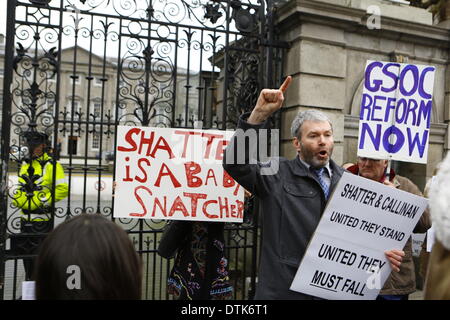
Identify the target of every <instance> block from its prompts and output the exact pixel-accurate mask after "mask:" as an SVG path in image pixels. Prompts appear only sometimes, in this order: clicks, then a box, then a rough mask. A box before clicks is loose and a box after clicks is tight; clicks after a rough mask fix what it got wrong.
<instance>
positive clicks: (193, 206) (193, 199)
mask: <svg viewBox="0 0 450 320" xmlns="http://www.w3.org/2000/svg"><path fill="white" fill-rule="evenodd" d="M183 196H185V197H188V198H191V217H196V216H197V205H198V199H206V194H204V193H189V192H183Z"/></svg>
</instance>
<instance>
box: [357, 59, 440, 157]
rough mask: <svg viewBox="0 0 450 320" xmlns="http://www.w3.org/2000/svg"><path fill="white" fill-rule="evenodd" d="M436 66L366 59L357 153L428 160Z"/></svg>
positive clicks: (360, 154)
mask: <svg viewBox="0 0 450 320" xmlns="http://www.w3.org/2000/svg"><path fill="white" fill-rule="evenodd" d="M434 74H435V67H433V66H425V65H414V64H405V63H396V62H382V61H370V60H369V61H367V64H366V69H365V77H364V89H363V94H362V99H361V109H360V121H359V139H358V156H361V157H368V158H376V159H392V160H400V161H407V162H417V163H426V162H427V154H428V144H429V138H430V121H431V107H432V104H433V85H434Z"/></svg>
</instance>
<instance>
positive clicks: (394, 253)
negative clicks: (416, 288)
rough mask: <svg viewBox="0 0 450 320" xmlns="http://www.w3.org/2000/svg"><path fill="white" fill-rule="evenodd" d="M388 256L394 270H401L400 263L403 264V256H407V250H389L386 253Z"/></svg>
mask: <svg viewBox="0 0 450 320" xmlns="http://www.w3.org/2000/svg"><path fill="white" fill-rule="evenodd" d="M384 254H385V255H386V258H387V259H388V260H389V263H390V264H391V268H392V270H394V271H395V272H400V265H401V264H402V261H403V258H402V257H404V256H405V252H404V251H403V250H395V249H393V250H388V251H386V252H385V253H384Z"/></svg>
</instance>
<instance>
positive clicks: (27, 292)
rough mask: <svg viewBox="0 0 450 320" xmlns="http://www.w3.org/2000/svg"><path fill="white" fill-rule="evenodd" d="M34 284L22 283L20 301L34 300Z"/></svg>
mask: <svg viewBox="0 0 450 320" xmlns="http://www.w3.org/2000/svg"><path fill="white" fill-rule="evenodd" d="M35 291H36V282H35V281H23V282H22V300H36V295H35Z"/></svg>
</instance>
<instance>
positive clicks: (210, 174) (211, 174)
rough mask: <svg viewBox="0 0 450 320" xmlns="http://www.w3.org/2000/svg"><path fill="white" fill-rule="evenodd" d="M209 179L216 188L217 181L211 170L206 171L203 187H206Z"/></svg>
mask: <svg viewBox="0 0 450 320" xmlns="http://www.w3.org/2000/svg"><path fill="white" fill-rule="evenodd" d="M209 179H213V180H214V184H215V185H216V187H217V180H216V176H215V174H214V170H213V169H209V170H208V174H207V175H206V179H205V186H207V185H208V180H209Z"/></svg>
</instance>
